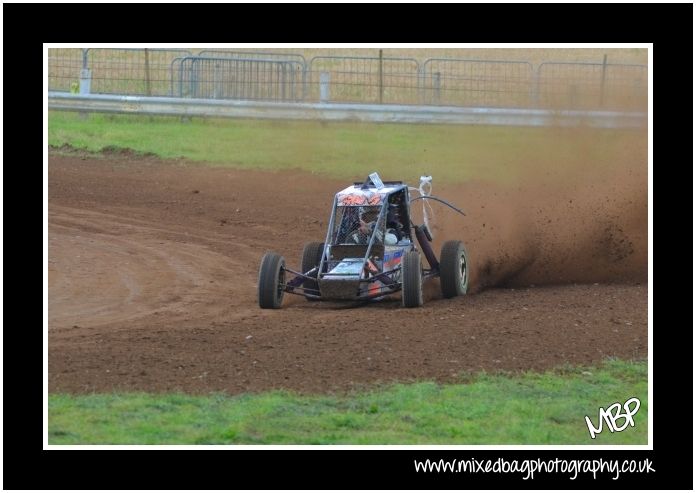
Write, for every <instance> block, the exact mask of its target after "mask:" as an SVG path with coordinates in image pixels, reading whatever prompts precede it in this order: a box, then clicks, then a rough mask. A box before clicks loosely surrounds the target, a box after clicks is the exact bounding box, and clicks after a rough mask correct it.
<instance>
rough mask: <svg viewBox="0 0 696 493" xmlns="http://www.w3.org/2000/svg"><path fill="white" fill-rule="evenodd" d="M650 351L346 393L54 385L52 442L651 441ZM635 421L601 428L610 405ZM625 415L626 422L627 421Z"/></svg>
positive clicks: (637, 442)
mask: <svg viewBox="0 0 696 493" xmlns="http://www.w3.org/2000/svg"><path fill="white" fill-rule="evenodd" d="M647 392H648V384H647V363H646V362H645V361H638V362H635V361H633V362H630V361H620V360H608V361H607V362H605V363H604V364H603V365H601V366H599V367H597V368H571V367H568V368H561V369H557V370H555V371H550V372H545V373H526V374H522V375H505V374H499V375H490V374H479V375H476V376H472V377H471V378H469V379H468V381H467V382H466V383H458V384H446V385H438V384H435V383H432V382H422V383H415V384H397V385H390V386H387V387H384V388H380V389H376V390H372V391H369V392H361V393H350V394H347V395H298V394H294V393H289V392H284V391H274V392H268V393H262V394H242V395H237V396H227V395H224V394H214V395H207V396H192V395H182V394H169V395H166V394H165V395H162V394H160V395H156V394H143V393H127V394H118V393H117V394H93V395H66V394H51V395H49V443H50V444H54V445H55V444H466V445H468V444H579V445H602V444H611V445H616V444H646V443H647V429H648V426H647V423H648V401H647ZM630 397H637V398H639V399H640V402H641V407H640V410H639V411H638V413H637V414H636V415H635V416H634V421H635V427H630V426H629V427H627V428H626V430H624V431H622V432H615V433H612V432H610V431H609V430H608V429H607V428H606V426H605V427H604V431H603V432H602V433H601V434H599V435H598V436H597V438H596V439H594V440H592V439H590V436H589V433H588V430H587V425H586V424H585V418H584V416H585V415H588V416H589V417H590V419H591V420H592V422H593V423H594V425H595V426H597V424H598V411H599V408H600V407H604V408H607V407H608V406H609V405H611V404H613V403H615V402H620V403H622V404H623V402H625V401H626V400H627V399H628V398H630ZM622 423H623V421H620V422H619V424H622Z"/></svg>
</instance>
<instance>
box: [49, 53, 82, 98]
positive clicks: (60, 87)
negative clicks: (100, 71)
mask: <svg viewBox="0 0 696 493" xmlns="http://www.w3.org/2000/svg"><path fill="white" fill-rule="evenodd" d="M82 63H83V60H82V48H49V49H48V90H49V91H71V90H72V91H73V92H77V90H78V89H79V81H80V70H81V69H82Z"/></svg>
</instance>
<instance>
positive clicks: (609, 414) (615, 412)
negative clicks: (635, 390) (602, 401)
mask: <svg viewBox="0 0 696 493" xmlns="http://www.w3.org/2000/svg"><path fill="white" fill-rule="evenodd" d="M631 404H635V405H634V407H633V408H632V409H631V407H630V405H631ZM621 407H622V406H621V403H619V402H617V403H615V404H612V405H611V406H609V407H608V408H607V409H606V410H604V408H603V407H600V408H599V423H598V426H599V427H598V428H595V427H594V425H593V424H592V421H591V420H590V417H589V416H585V421H586V422H587V429H588V430H589V432H590V437H592V439H593V440H594V438H595V436H596V435H597V434H599V433H602V422H605V423H606V424H607V428H609V431H611V432H612V433H614V432H615V431H624V430H625V429H626V428H628V425H631V426H635V423H634V422H633V415H634V414H636V413H637V412H638V409H640V400H638V399H637V398H636V397H631V398H630V399H628V400H627V401H626V402H625V403H624V405H623V409H624V411H626V412H625V413H622V412H621ZM621 419H623V420H625V421H624V423H623V424H622V425H621V426H618V425H617V424H616V421H617V420H621Z"/></svg>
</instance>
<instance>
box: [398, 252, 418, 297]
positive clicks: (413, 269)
mask: <svg viewBox="0 0 696 493" xmlns="http://www.w3.org/2000/svg"><path fill="white" fill-rule="evenodd" d="M401 304H402V305H403V306H405V307H406V308H415V307H418V306H421V305H423V269H422V267H421V258H420V253H418V252H416V251H410V252H407V253H406V255H404V257H403V259H402V260H401Z"/></svg>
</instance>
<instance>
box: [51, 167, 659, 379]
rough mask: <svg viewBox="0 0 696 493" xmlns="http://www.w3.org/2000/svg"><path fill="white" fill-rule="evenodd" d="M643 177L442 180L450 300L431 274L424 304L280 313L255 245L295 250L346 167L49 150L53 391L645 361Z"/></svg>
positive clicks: (434, 375) (314, 307) (318, 221)
mask: <svg viewBox="0 0 696 493" xmlns="http://www.w3.org/2000/svg"><path fill="white" fill-rule="evenodd" d="M385 178H386V179H394V178H398V177H385ZM603 182H604V183H605V184H606V183H608V184H609V185H607V186H611V183H624V182H623V181H620V180H616V181H612V180H608V181H607V180H606V179H604V180H603ZM643 183H644V181H643V180H642V178H641V179H640V180H639V182H638V186H637V188H636V187H632V188H630V189H621V190H615V189H611V191H610V192H607V193H605V191H603V190H596V191H595V192H596V193H598V194H599V195H596V196H588V195H587V194H581V195H578V196H577V197H580V198H576V199H575V201H573V197H576V195H574V194H573V193H572V191H570V190H564V189H563V187H557V188H556V189H554V190H556V191H555V192H554V193H552V194H548V193H544V195H543V197H544V198H543V201H542V200H541V199H540V198H539V190H534V189H528V190H525V191H520V192H519V194H518V195H517V196H515V197H511V196H510V194H509V193H505V192H503V191H501V190H495V189H492V188H490V186H484V185H481V184H479V185H475V184H470V185H467V186H462V187H457V188H454V187H449V188H447V187H439V188H437V189H436V191H437V192H438V195H441V196H443V197H445V198H448V199H451V200H454V201H455V202H457V203H458V204H459V205H461V206H462V207H463V208H464V209H465V210H467V212H468V215H467V217H466V218H457V219H453V218H452V217H450V216H448V215H447V213H446V212H444V211H442V210H436V213H437V214H438V217H442V218H444V219H442V220H441V222H440V223H438V225H437V227H436V233H437V234H438V238H439V239H444V237H446V238H460V239H462V240H464V241H465V243H466V244H467V247H468V249H469V252H470V256H471V257H472V263H473V264H474V269H475V270H474V272H473V283H474V286H475V287H476V288H478V289H477V290H478V291H479V292H478V293H477V294H473V295H470V296H465V297H462V298H458V299H453V300H443V299H440V297H439V296H438V294H437V293H438V288H439V287H438V285H437V281H435V282H434V284H432V285H431V286H428V289H427V290H426V291H427V294H428V295H429V296H428V297H427V298H426V304H425V306H424V307H423V308H422V309H415V310H407V309H403V308H401V307H400V304H399V302H398V301H397V300H394V301H391V300H390V301H385V302H381V303H375V304H372V305H369V306H364V307H360V308H353V309H350V308H349V309H345V306H344V305H339V304H332V303H308V302H306V301H305V300H304V299H303V298H300V297H293V296H290V295H287V296H286V300H285V306H284V307H283V309H281V310H260V309H259V308H258V307H257V304H256V292H255V290H256V277H257V269H258V264H259V260H260V258H261V255H262V254H263V252H264V251H266V250H268V249H272V250H275V251H278V252H279V253H281V254H283V255H285V256H286V258H287V260H288V263H289V264H296V263H299V256H300V252H301V250H302V246H303V244H304V243H305V242H306V241H311V240H315V239H316V240H322V239H323V236H324V234H325V226H326V220H327V219H328V213H329V207H330V204H331V200H332V194H333V193H334V192H335V191H336V190H338V189H340V188H342V187H343V186H345V182H343V181H335V180H331V179H326V178H319V177H316V176H313V175H310V174H307V173H302V172H283V173H262V172H252V171H239V170H231V169H223V168H210V167H203V166H194V165H186V166H179V165H177V163H172V162H162V161H160V160H158V159H156V158H143V157H136V156H133V155H130V154H128V153H123V154H113V155H105V156H101V157H98V158H94V157H87V156H81V155H74V156H64V155H51V157H50V158H49V189H48V193H49V210H48V214H49V215H48V233H49V234H48V241H49V264H48V273H49V276H48V281H49V293H48V295H49V297H48V300H49V305H48V306H49V319H48V320H49V390H50V391H51V392H59V391H61V392H64V391H65V392H78V393H82V392H94V391H111V390H144V391H176V390H181V391H185V392H193V393H202V392H208V391H226V392H229V393H239V392H244V391H261V390H267V389H272V388H287V389H294V390H298V391H311V392H315V391H317V392H320V391H332V390H343V389H348V388H354V387H360V386H363V385H372V384H374V383H376V382H390V381H394V380H399V381H408V380H412V379H418V380H422V379H436V380H438V381H448V380H455V379H456V375H457V374H458V373H460V372H465V371H477V370H480V369H486V370H489V371H495V370H499V369H501V370H527V369H535V370H539V369H545V368H549V367H554V366H558V365H562V364H564V363H571V364H591V363H595V362H598V361H600V360H602V359H604V358H606V357H608V356H618V357H622V358H644V357H646V356H647V315H648V313H647V285H646V284H645V282H646V280H647V203H646V198H647V184H646V183H647V177H645V189H643V188H642V187H643ZM498 193H500V196H504V197H505V201H504V204H506V205H501V200H500V196H499V195H497V194H498ZM605 195H606V197H607V200H606V201H604V200H603V198H604V196H605ZM535 197H536V200H535ZM516 201H517V202H519V203H524V204H528V206H529V207H528V210H527V209H525V208H520V207H519V206H518V203H517V202H516ZM542 202H543V203H542ZM561 203H563V204H564V205H563V206H562V207H560V206H558V204H561ZM598 204H600V205H598ZM598 207H599V209H598ZM317 214H318V215H317ZM542 224H543V225H544V226H545V227H544V228H540V227H539V226H540V225H542ZM549 225H554V226H555V227H552V226H549ZM559 283H560V284H559ZM576 283H582V284H576ZM531 284H534V285H536V287H533V288H530V285H531ZM483 287H495V288H493V289H487V290H483V289H482V288H483Z"/></svg>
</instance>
